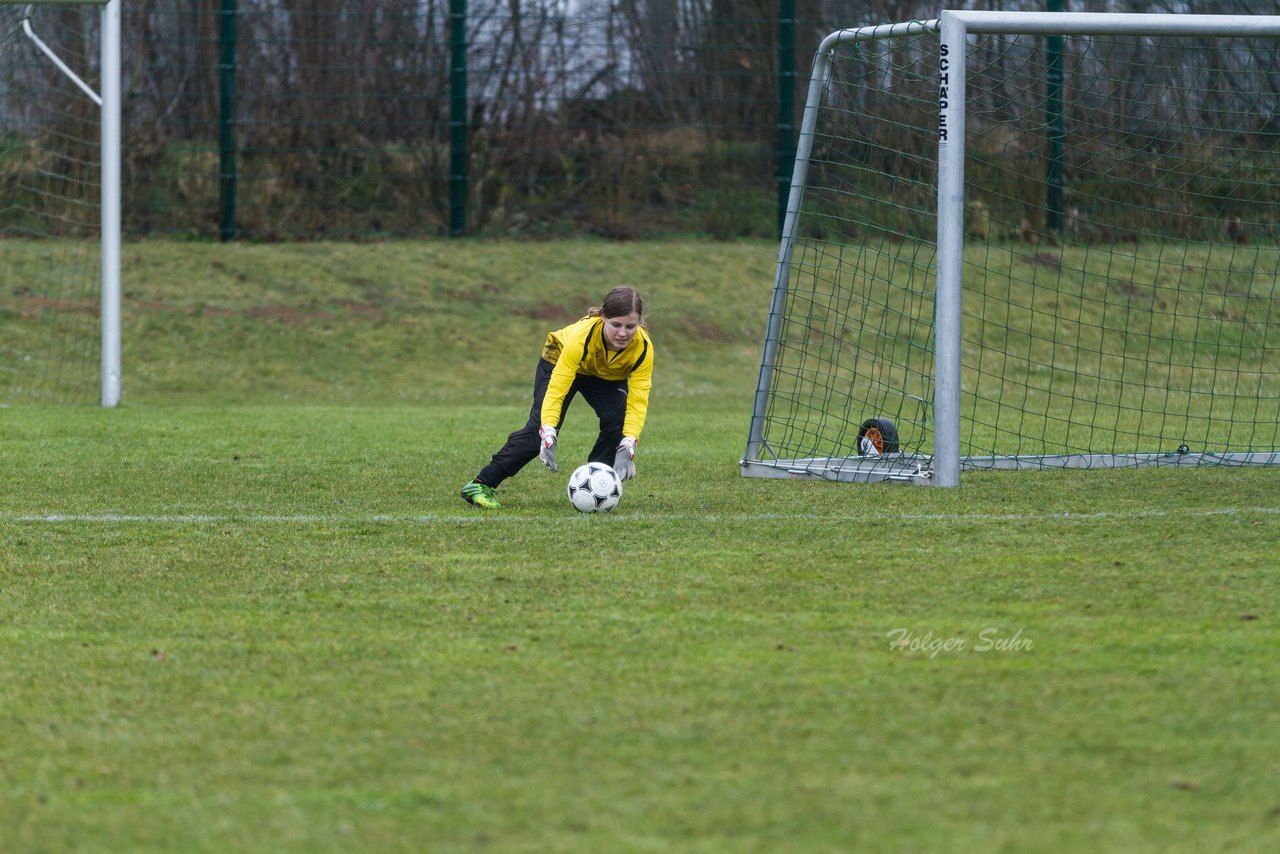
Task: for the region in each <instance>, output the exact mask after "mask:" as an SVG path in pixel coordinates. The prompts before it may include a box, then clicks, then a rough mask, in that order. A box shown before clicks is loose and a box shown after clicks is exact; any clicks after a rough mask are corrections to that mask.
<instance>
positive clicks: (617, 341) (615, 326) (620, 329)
mask: <svg viewBox="0 0 1280 854" xmlns="http://www.w3.org/2000/svg"><path fill="white" fill-rule="evenodd" d="M639 328H640V315H638V314H636V313H635V312H634V311H633V312H631V313H630V314H625V315H623V316H622V317H606V318H605V319H604V346H605V347H606V348H608V349H609V350H612V351H613V352H615V353H618V352H621V351H622V350H625V349H627V346H628V345H629V344H630V343H631V339H632V338H635V337H636V330H637V329H639Z"/></svg>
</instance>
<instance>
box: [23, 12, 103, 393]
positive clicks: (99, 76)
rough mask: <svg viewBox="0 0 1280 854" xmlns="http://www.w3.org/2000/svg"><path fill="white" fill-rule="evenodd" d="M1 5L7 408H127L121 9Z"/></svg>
mask: <svg viewBox="0 0 1280 854" xmlns="http://www.w3.org/2000/svg"><path fill="white" fill-rule="evenodd" d="M118 6H119V4H118V0H113V2H110V3H104V2H97V3H80V4H73V3H65V2H64V3H52V2H47V3H35V4H33V3H22V4H14V3H8V2H0V405H11V404H13V403H83V402H91V401H93V400H95V398H96V399H97V400H98V401H99V402H101V403H102V404H103V405H105V406H112V405H115V404H116V403H117V402H118V400H119V387H120V386H119V371H120V367H119V274H118V271H119V240H120V237H119V234H120V232H119V228H120V226H119V222H120V219H119V9H118Z"/></svg>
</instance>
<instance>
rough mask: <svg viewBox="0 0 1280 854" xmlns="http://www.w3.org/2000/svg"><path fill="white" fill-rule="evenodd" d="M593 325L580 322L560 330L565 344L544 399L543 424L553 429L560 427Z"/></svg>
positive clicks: (561, 349) (552, 372)
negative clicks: (565, 405) (565, 403)
mask: <svg viewBox="0 0 1280 854" xmlns="http://www.w3.org/2000/svg"><path fill="white" fill-rule="evenodd" d="M594 328H595V324H593V323H582V322H578V323H575V324H573V325H572V326H566V327H565V328H564V329H561V330H558V332H557V333H556V334H558V335H559V334H563V336H564V342H563V345H562V346H561V347H560V353H559V356H558V358H557V359H556V366H555V368H554V369H553V370H552V371H551V381H550V382H549V383H548V384H547V393H546V394H545V395H543V397H542V424H543V425H544V426H545V425H548V424H550V425H551V426H552V427H557V428H558V427H559V426H560V417H561V415H562V414H563V409H564V399H565V396H566V395H568V394H569V389H571V388H573V381H574V379H575V378H576V377H577V376H578V365H579V364H581V362H582V349H583V346H584V345H585V344H586V343H587V339H588V337H590V335H591V330H592V329H594Z"/></svg>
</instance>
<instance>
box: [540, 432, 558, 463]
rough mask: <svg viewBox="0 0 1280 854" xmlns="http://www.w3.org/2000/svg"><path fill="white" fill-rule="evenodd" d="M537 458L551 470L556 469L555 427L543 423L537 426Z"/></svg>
mask: <svg viewBox="0 0 1280 854" xmlns="http://www.w3.org/2000/svg"><path fill="white" fill-rule="evenodd" d="M538 438H539V439H540V440H541V441H539V443H538V459H540V460H542V464H543V465H544V466H546V467H547V468H549V469H551V470H552V471H556V428H554V427H552V426H550V425H544V426H542V427H540V428H538Z"/></svg>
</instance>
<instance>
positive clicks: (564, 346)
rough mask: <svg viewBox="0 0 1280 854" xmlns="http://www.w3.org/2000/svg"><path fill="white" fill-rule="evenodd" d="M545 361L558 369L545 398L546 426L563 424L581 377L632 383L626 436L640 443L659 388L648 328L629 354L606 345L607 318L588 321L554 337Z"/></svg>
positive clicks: (629, 348)
mask: <svg viewBox="0 0 1280 854" xmlns="http://www.w3.org/2000/svg"><path fill="white" fill-rule="evenodd" d="M542 358H544V359H546V360H547V361H548V362H550V363H551V364H553V365H555V370H553V371H552V372H551V382H550V383H549V384H548V385H547V393H546V395H545V396H544V397H543V398H542V423H543V424H559V423H560V415H561V413H562V411H563V409H564V399H565V396H566V395H567V394H568V393H569V389H570V388H571V387H572V386H573V380H574V378H575V377H577V376H588V377H599V378H600V379H602V380H614V381H618V382H620V381H622V380H627V381H628V382H627V415H626V418H625V420H624V422H623V426H622V435H624V436H633V437H635V438H637V439H639V438H640V431H641V430H643V429H644V419H645V416H646V415H647V414H648V412H649V389H650V388H651V387H652V385H653V342H652V341H651V340H649V335H648V333H647V332H645V331H644V327H640V328H638V329H636V334H635V337H634V338H632V339H631V343H630V344H628V345H627V349H625V350H623V351H621V352H618V353H614V352H612V351H610V350H609V349H608V348H607V347H606V346H605V343H604V318H601V317H584V318H582V319H581V320H579V321H578V322H576V323H571V324H569V325H568V326H566V327H565V328H563V329H557V330H556V331H555V332H550V333H548V334H547V343H546V346H545V347H543V350H542Z"/></svg>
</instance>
